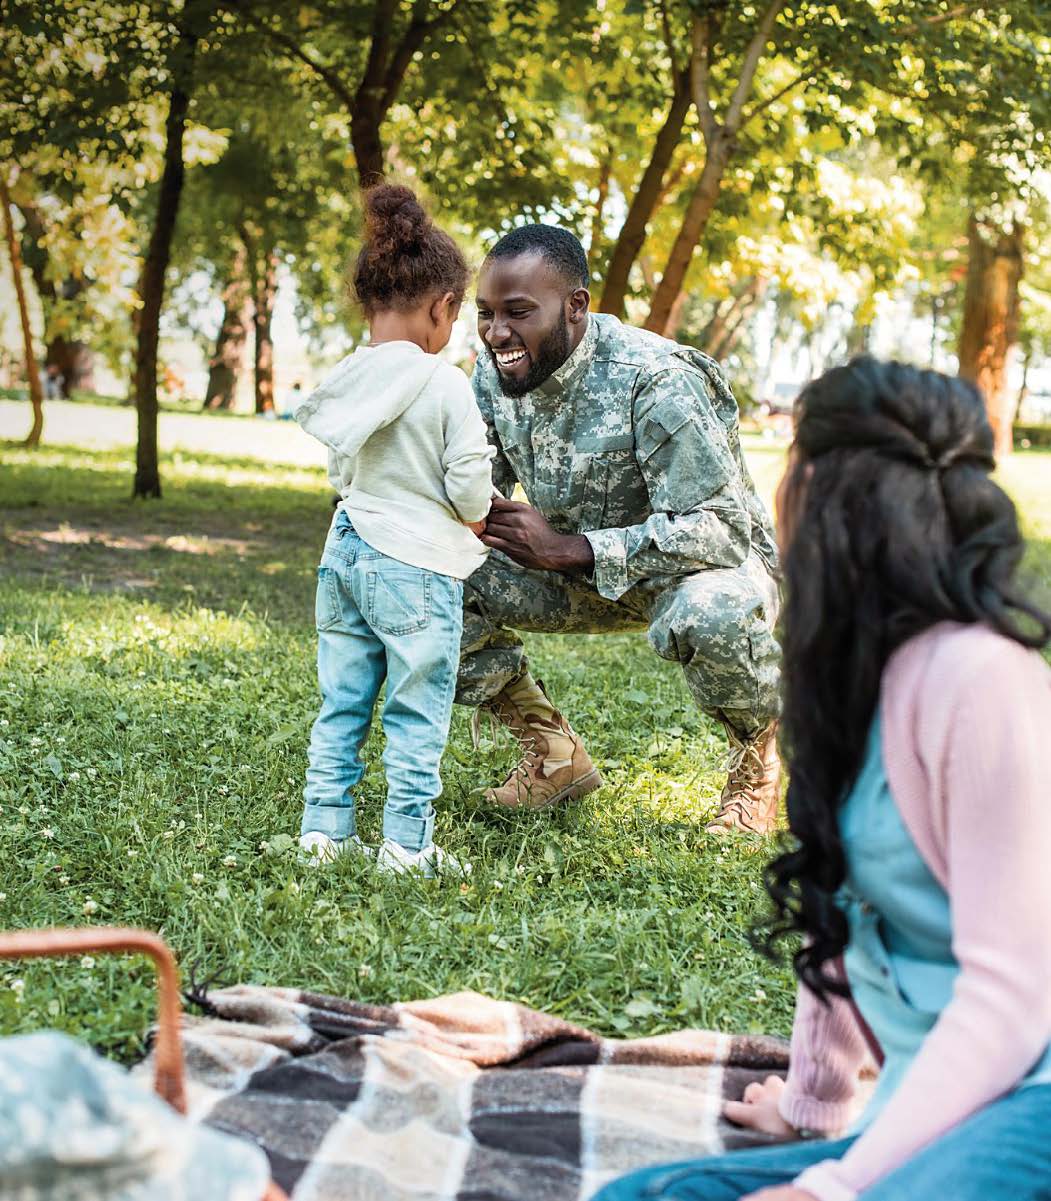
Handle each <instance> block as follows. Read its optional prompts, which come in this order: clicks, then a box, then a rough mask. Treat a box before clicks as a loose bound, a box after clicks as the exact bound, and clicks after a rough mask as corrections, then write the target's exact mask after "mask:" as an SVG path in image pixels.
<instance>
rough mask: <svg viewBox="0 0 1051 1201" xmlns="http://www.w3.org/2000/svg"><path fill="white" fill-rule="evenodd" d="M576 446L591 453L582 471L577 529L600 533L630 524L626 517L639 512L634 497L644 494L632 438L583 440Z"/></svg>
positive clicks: (616, 437)
mask: <svg viewBox="0 0 1051 1201" xmlns="http://www.w3.org/2000/svg"><path fill="white" fill-rule="evenodd" d="M577 446H578V449H580V450H591V451H592V453H590V454H588V455H587V456H586V459H585V462H584V464H583V469H582V476H583V490H582V494H581V500H580V528H581V529H582V530H600V529H604V528H606V527H607V526H611V525H620V524H622V523H623V522H625V521H627V520H629V514H630V513H633V512H634V510H635V509H637V508H638V504H637V501H638V497H637V496H636V495H635V494H636V493H637V492H639V490H640V488H641V489H642V491H643V492H645V486H644V484H643V481H642V476H641V474H640V472H639V469H638V463H637V461H636V459H635V451H634V439H633V438H632V436H631V434H624V435H617V436H615V437H607V438H602V439H598V438H595V439H586V438H582V439H580V440H579V442H578V444H577ZM592 448H593V449H592Z"/></svg>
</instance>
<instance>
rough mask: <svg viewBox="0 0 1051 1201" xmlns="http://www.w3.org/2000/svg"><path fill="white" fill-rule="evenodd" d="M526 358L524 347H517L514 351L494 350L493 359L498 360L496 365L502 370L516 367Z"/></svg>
mask: <svg viewBox="0 0 1051 1201" xmlns="http://www.w3.org/2000/svg"><path fill="white" fill-rule="evenodd" d="M525 357H526V351H525V350H524V348H522V347H516V348H515V349H514V350H494V351H493V358H495V359H496V365H497V366H498V367H502V368H505V369H506V368H508V367H515V366H517V365H518V364H519V363H521V362H522V360H523V359H524V358H525Z"/></svg>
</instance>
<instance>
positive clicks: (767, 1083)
mask: <svg viewBox="0 0 1051 1201" xmlns="http://www.w3.org/2000/svg"><path fill="white" fill-rule="evenodd" d="M784 1091H785V1082H784V1081H783V1080H782V1079H781V1077H780V1076H767V1078H766V1079H765V1080H764V1081H763V1083H762V1084H760V1083H759V1082H758V1081H753V1082H752V1083H751V1084H750V1085H749V1086H748V1087H747V1088H746V1089H745V1090H744V1099H743V1100H741V1101H727V1102H726V1104H725V1105H724V1106H723V1114H724V1116H725V1117H727V1118H729V1119H730V1121H731V1122H733V1123H734V1125H735V1126H745V1127H746V1128H747V1129H749V1130H758V1131H760V1132H761V1133H762V1134H770V1135H773V1136H774V1138H777V1139H781V1140H783V1141H787V1140H789V1139H794V1138H798V1137H799V1136H798V1134H797V1133H796V1131H795V1129H794V1128H793V1127H792V1126H790V1125H789V1124H788V1123H787V1122H786V1121H785V1119H784V1118H783V1117H782V1116H781V1112H780V1110H779V1109H778V1102H779V1101H780V1100H781V1094H782V1093H783V1092H784Z"/></svg>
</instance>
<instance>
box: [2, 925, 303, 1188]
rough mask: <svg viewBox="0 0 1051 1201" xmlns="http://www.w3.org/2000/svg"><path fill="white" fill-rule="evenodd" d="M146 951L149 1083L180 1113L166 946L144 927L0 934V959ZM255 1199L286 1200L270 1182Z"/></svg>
mask: <svg viewBox="0 0 1051 1201" xmlns="http://www.w3.org/2000/svg"><path fill="white" fill-rule="evenodd" d="M128 952H131V953H134V954H138V955H148V956H149V957H150V958H151V959H152V960H153V963H154V966H155V967H156V969H157V1037H156V1040H155V1042H154V1047H153V1060H154V1078H153V1087H154V1089H155V1090H156V1091H157V1094H158V1095H159V1096H160V1097H163V1099H164V1100H165V1101H167V1102H168V1104H169V1105H171V1106H172V1108H173V1109H176V1110H178V1112H179V1113H182V1114H184V1113H186V1069H185V1064H184V1062H183V1053H182V1033H181V1030H180V1025H179V1019H180V1015H181V1013H182V1004H181V1002H180V999H179V969H178V967H177V966H176V963H175V957H174V956H173V955H172V953H171V951H170V950H169V949H168V945H167V944H166V943H165V941H164V940H163V939H162V938H160V937H159V936H158V935H156V934H153V933H151V932H150V931H149V930H134V929H131V928H130V927H120V926H112V927H106V926H103V927H91V928H90V929H80V930H19V931H16V932H14V933H10V934H0V959H28V958H38V959H39V958H43V957H45V956H52V955H86V954H99V953H104V954H122V953H128ZM260 1201H288V1198H287V1197H286V1195H285V1194H284V1192H282V1190H281V1189H279V1188H278V1187H277V1185H276V1184H273V1183H271V1184H270V1185H269V1186H268V1187H267V1189H266V1192H265V1193H264V1194H263V1195H262V1197H261V1198H260Z"/></svg>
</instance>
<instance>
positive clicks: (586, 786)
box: [485, 672, 602, 809]
mask: <svg viewBox="0 0 1051 1201" xmlns="http://www.w3.org/2000/svg"><path fill="white" fill-rule="evenodd" d="M486 708H487V709H488V710H489V711H490V713H492V714H493V715H494V716H495V717H496V718H497V720H498V721H499V722H500V723H501V724H502V725H504V726H506V727H507V728H508V729H509V730H510V731H511V733H512V734H514V736H515V738H516V739H517V740H518V744H519V746H520V747H521V748H522V758H521V759H520V760H519V761H518V763H517V764H516V765H515V766H514V767H513V768H512V769H511V774H510V775H509V776H508V777H507V779H506V780H505V781H504V782H503V784H501V785H500V787H499V788H490V789H489V790H488V791H487V792H486V794H485V797H486V800H487V801H490V802H492V804H494V805H503V806H504V807H506V808H509V809H544V808H546V807H547V806H548V805H555V804H557V803H558V802H559V801H571V800H575V799H576V798H577V797H582V796H584V795H586V794H587V793H589V792H593V791H594V790H595V789H596V788H598V787H600V786H601V784H602V777H601V776H600V775H599V772H598V769H597V768H596V767H595V765H594V764H593V763H592V762H591V759H590V758H589V757H588V753H587V751H586V750H585V749H584V744H583V742H582V741H581V740H580V736H579V735H578V734H576V733H575V732H574V731H573V729H572V727H571V726H570V724H569V722H567V721H566V719H565V718H564V717H563V716H562V714H561V713H559V711H558V710H557V709H556V708H555V707H554V705H552V704H551V702H550V701H549V700H548V698H547V694H546V693H545V692H544V687H543V685H542V684H540V683H538V682H537V681H536V680H534V679H533V677H532V676H531V675H530V674H529V672H526V673H525V674H524V675H522V676H519V678H518V679H517V680H513V681H512V682H511V683H510V684H508V685H507V686H506V687H505V688H504V689H503V690H502V691H501V692H500V693H498V694H497V695H496V696H495V697H493V699H492V700H491V701H490V702H489V703H488V705H486Z"/></svg>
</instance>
